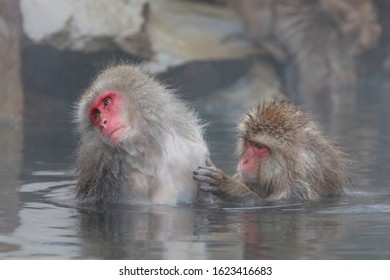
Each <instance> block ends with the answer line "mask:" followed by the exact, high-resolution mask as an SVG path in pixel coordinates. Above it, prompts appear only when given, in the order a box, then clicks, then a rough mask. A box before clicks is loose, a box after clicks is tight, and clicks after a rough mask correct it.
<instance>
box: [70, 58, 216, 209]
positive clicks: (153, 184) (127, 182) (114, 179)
mask: <svg viewBox="0 0 390 280" xmlns="http://www.w3.org/2000/svg"><path fill="white" fill-rule="evenodd" d="M75 122H76V123H77V130H78V133H79V135H80V145H79V151H78V160H77V177H78V182H77V186H76V198H77V199H78V200H79V202H80V203H81V204H107V203H118V202H119V203H130V204H149V203H153V204H176V203H179V202H191V201H193V200H194V199H195V198H196V194H197V191H198V190H197V182H195V181H193V180H192V171H193V170H194V169H195V168H196V167H197V166H199V165H204V164H205V161H206V158H207V157H208V153H209V152H208V148H207V146H206V143H205V142H204V140H203V127H202V125H201V124H200V121H199V120H198V118H197V115H196V114H195V113H194V112H193V110H191V108H190V107H189V106H188V105H187V104H186V103H185V102H183V101H182V100H180V99H179V98H178V97H177V96H176V95H175V93H174V92H172V91H171V90H169V89H167V88H166V87H165V86H163V85H162V84H160V83H159V82H157V81H156V80H155V79H154V78H153V77H151V76H150V75H148V74H146V73H145V72H144V71H143V70H142V69H141V68H140V67H137V66H131V65H118V66H115V67H110V68H107V69H106V70H104V71H102V72H101V73H100V74H99V75H98V76H97V78H96V79H95V81H94V82H93V83H92V84H91V86H90V87H89V88H88V89H87V90H86V91H85V92H84V94H83V95H82V97H81V99H80V101H79V102H78V105H77V111H76V116H75Z"/></svg>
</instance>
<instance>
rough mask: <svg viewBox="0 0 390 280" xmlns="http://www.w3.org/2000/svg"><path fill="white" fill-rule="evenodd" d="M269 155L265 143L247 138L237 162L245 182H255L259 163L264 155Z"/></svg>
mask: <svg viewBox="0 0 390 280" xmlns="http://www.w3.org/2000/svg"><path fill="white" fill-rule="evenodd" d="M269 155H270V150H269V148H268V147H267V146H266V145H263V144H260V143H257V142H254V141H250V140H247V141H246V148H245V152H244V154H243V156H242V157H241V159H240V162H239V165H238V166H239V169H240V172H241V175H242V177H243V178H244V180H245V181H247V182H249V181H250V182H256V181H257V179H258V178H257V177H258V175H259V170H260V165H261V162H262V160H263V159H264V158H265V157H268V156H269Z"/></svg>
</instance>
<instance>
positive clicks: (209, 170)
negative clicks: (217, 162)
mask: <svg viewBox="0 0 390 280" xmlns="http://www.w3.org/2000/svg"><path fill="white" fill-rule="evenodd" d="M196 171H197V172H199V173H203V174H219V173H221V170H219V169H218V168H216V167H215V166H199V167H198V169H197V170H196ZM210 176H212V175H210Z"/></svg>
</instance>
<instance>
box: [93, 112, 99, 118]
mask: <svg viewBox="0 0 390 280" xmlns="http://www.w3.org/2000/svg"><path fill="white" fill-rule="evenodd" d="M93 117H94V119H97V118H99V117H100V112H99V111H98V110H95V111H94V112H93Z"/></svg>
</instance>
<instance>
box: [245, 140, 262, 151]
mask: <svg viewBox="0 0 390 280" xmlns="http://www.w3.org/2000/svg"><path fill="white" fill-rule="evenodd" d="M248 144H249V145H250V146H252V147H255V148H256V149H259V150H260V149H262V148H264V147H265V146H264V145H263V144H261V143H258V142H254V141H248Z"/></svg>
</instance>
